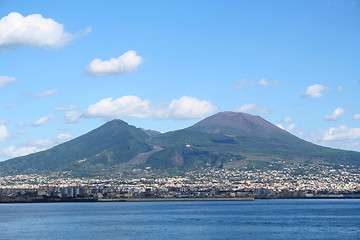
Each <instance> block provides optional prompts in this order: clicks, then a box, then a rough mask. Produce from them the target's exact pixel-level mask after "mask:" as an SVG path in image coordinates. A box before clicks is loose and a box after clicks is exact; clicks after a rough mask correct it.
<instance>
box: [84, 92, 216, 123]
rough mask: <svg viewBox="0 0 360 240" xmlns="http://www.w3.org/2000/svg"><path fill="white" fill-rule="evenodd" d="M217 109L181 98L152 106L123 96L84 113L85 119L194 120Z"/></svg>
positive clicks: (101, 103)
mask: <svg viewBox="0 0 360 240" xmlns="http://www.w3.org/2000/svg"><path fill="white" fill-rule="evenodd" d="M217 110H218V108H217V107H216V106H214V105H212V104H211V102H209V101H202V100H199V99H197V98H194V97H188V96H183V97H181V98H180V99H175V100H172V101H171V102H170V104H168V105H167V104H158V105H156V104H153V103H152V102H151V101H150V100H143V99H141V98H139V97H137V96H123V97H121V98H118V99H113V98H105V99H102V100H100V101H99V102H97V103H95V104H93V105H90V106H89V107H88V109H87V110H85V111H84V114H83V116H86V117H102V118H108V119H111V118H124V117H131V118H155V119H196V118H203V117H204V116H206V115H208V114H211V113H214V112H216V111H217Z"/></svg>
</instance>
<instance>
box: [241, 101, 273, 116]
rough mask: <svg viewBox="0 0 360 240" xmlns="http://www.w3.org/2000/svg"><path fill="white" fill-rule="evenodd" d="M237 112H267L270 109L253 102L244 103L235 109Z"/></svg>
mask: <svg viewBox="0 0 360 240" xmlns="http://www.w3.org/2000/svg"><path fill="white" fill-rule="evenodd" d="M236 111H237V112H254V113H260V114H269V113H271V111H270V110H269V109H267V108H265V107H261V106H258V105H256V104H254V103H252V104H245V105H242V106H241V107H239V108H237V109H236Z"/></svg>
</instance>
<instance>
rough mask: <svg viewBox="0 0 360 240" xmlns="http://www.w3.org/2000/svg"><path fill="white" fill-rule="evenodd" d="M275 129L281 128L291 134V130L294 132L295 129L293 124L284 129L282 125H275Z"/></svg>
mask: <svg viewBox="0 0 360 240" xmlns="http://www.w3.org/2000/svg"><path fill="white" fill-rule="evenodd" d="M276 126H277V127H279V128H281V129H283V130H286V131H288V132H292V131H293V130H294V128H295V124H294V123H291V124H289V125H288V126H287V127H286V128H285V127H284V126H283V125H282V124H280V123H279V124H277V125H276Z"/></svg>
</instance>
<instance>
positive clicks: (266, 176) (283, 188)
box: [0, 162, 360, 202]
mask: <svg viewBox="0 0 360 240" xmlns="http://www.w3.org/2000/svg"><path fill="white" fill-rule="evenodd" d="M272 164H273V165H274V166H273V167H274V169H272V170H266V171H261V170H259V169H246V167H245V169H242V170H235V169H232V170H231V169H210V170H208V171H189V172H185V173H184V174H182V175H181V176H180V175H179V176H172V177H154V176H152V177H139V178H123V177H121V176H119V177H116V178H115V177H114V178H74V177H66V174H65V173H64V174H62V176H57V177H54V176H42V175H37V174H30V175H13V176H2V177H0V202H57V201H132V200H133V201H137V200H144V201H145V200H186V199H199V200H201V199H202V200H203V199H205V200H206V199H209V200H211V199H220V200H221V199H223V200H228V199H239V200H241V199H277V198H360V174H359V173H360V169H356V168H353V167H351V166H342V165H340V166H339V167H338V168H337V169H335V168H333V167H331V166H327V165H317V166H307V165H303V164H300V163H296V164H293V165H292V166H289V167H284V168H281V169H277V170H275V169H276V168H277V167H276V166H275V165H276V164H281V163H279V162H276V163H272ZM133 171H135V172H136V171H143V172H145V173H146V174H147V175H148V176H150V175H151V173H152V171H151V169H144V170H141V169H134V170H133Z"/></svg>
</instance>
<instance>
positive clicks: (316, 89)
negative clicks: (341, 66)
mask: <svg viewBox="0 0 360 240" xmlns="http://www.w3.org/2000/svg"><path fill="white" fill-rule="evenodd" d="M325 89H327V90H329V89H330V88H329V87H325V86H323V85H320V84H314V85H311V86H309V87H307V88H306V90H305V91H304V92H302V96H303V97H313V98H320V97H322V96H323V94H322V91H323V90H325Z"/></svg>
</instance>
